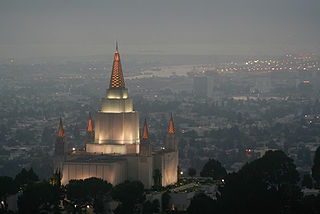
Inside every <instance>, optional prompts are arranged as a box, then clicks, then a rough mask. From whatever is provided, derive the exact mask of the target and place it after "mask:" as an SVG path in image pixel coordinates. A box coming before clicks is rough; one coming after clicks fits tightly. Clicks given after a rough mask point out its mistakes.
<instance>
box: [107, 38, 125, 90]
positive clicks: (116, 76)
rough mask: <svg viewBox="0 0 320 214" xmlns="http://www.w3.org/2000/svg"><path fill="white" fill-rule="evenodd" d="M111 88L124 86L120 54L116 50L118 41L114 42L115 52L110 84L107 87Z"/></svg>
mask: <svg viewBox="0 0 320 214" xmlns="http://www.w3.org/2000/svg"><path fill="white" fill-rule="evenodd" d="M112 88H125V84H124V78H123V74H122V67H121V61H120V54H119V50H118V42H116V52H115V54H114V60H113V67H112V74H111V79H110V85H109V89H112Z"/></svg>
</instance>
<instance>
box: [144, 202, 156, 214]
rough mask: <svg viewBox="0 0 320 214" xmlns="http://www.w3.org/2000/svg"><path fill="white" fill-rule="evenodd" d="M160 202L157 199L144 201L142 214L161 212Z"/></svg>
mask: <svg viewBox="0 0 320 214" xmlns="http://www.w3.org/2000/svg"><path fill="white" fill-rule="evenodd" d="M159 208H160V203H159V200H157V199H155V200H153V201H152V202H151V201H146V202H144V203H143V208H142V214H150V213H159V211H160V210H159Z"/></svg>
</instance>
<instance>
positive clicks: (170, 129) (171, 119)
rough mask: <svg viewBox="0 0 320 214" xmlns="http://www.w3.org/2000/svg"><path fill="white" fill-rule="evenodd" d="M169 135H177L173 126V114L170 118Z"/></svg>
mask: <svg viewBox="0 0 320 214" xmlns="http://www.w3.org/2000/svg"><path fill="white" fill-rule="evenodd" d="M168 133H169V134H174V133H175V130H174V125H173V117H172V113H171V116H170V122H169V131H168Z"/></svg>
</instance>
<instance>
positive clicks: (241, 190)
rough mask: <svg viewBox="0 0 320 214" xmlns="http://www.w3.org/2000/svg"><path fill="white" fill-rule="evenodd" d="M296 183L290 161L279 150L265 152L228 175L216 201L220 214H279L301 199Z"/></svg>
mask: <svg viewBox="0 0 320 214" xmlns="http://www.w3.org/2000/svg"><path fill="white" fill-rule="evenodd" d="M298 181H299V173H298V171H297V170H296V166H295V165H294V163H293V160H292V159H291V158H289V157H287V156H286V154H285V153H284V152H282V151H268V152H266V153H265V155H264V156H263V157H262V158H260V159H257V160H254V161H252V162H250V163H247V164H246V165H244V166H243V167H242V168H241V169H240V170H239V171H238V172H237V173H232V174H229V175H228V176H227V177H226V178H225V184H224V187H223V188H221V189H220V191H221V196H219V197H218V198H219V202H220V204H221V207H222V208H223V210H224V213H283V212H285V211H286V209H288V207H290V205H291V203H292V202H294V201H297V200H299V199H301V196H302V194H301V191H300V188H299V187H298ZM230 204H232V206H230ZM262 207H263V209H261V208H262Z"/></svg>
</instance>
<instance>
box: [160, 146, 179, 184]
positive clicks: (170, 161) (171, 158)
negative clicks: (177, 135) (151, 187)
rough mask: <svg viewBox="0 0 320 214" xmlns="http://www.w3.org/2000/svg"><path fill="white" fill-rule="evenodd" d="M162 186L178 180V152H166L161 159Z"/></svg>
mask: <svg viewBox="0 0 320 214" xmlns="http://www.w3.org/2000/svg"><path fill="white" fill-rule="evenodd" d="M162 163H163V165H162V186H167V185H170V184H174V183H176V182H177V181H178V173H177V172H178V152H166V153H164V155H163V161H162Z"/></svg>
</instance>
